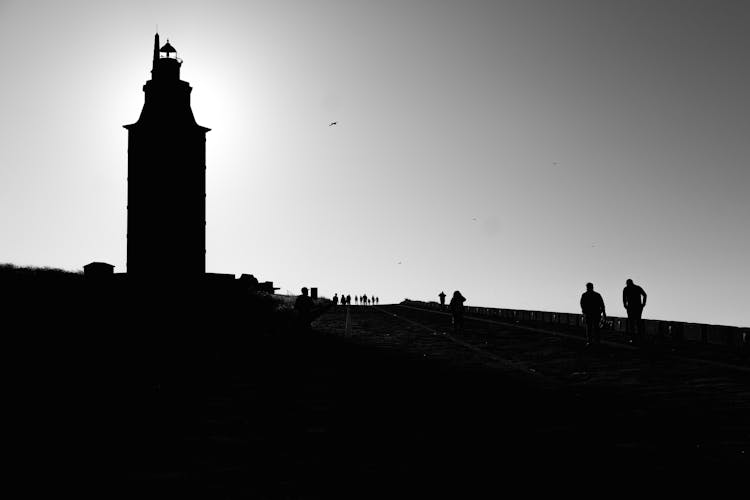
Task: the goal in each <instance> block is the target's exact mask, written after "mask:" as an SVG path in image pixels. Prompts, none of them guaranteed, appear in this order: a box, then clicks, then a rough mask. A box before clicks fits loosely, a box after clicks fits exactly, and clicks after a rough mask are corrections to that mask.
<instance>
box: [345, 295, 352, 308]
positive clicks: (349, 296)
mask: <svg viewBox="0 0 750 500" xmlns="http://www.w3.org/2000/svg"><path fill="white" fill-rule="evenodd" d="M346 305H347V306H350V305H352V296H351V295H347V296H346Z"/></svg>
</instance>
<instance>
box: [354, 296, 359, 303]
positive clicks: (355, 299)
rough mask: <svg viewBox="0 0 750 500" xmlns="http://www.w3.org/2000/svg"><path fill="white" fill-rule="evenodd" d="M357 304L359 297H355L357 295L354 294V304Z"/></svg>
mask: <svg viewBox="0 0 750 500" xmlns="http://www.w3.org/2000/svg"><path fill="white" fill-rule="evenodd" d="M357 304H359V297H357V296H356V295H355V296H354V305H355V306H356V305H357Z"/></svg>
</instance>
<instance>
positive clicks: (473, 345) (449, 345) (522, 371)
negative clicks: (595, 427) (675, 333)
mask: <svg viewBox="0 0 750 500" xmlns="http://www.w3.org/2000/svg"><path fill="white" fill-rule="evenodd" d="M343 314H344V313H343V312H340V313H335V314H332V315H331V316H330V317H329V318H323V319H322V322H321V326H323V323H325V324H326V325H327V326H328V327H329V329H330V330H329V331H331V332H332V333H334V334H335V333H336V332H339V333H343V330H341V329H340V328H339V327H338V324H337V323H338V318H337V316H338V315H343ZM350 319H351V332H352V333H351V337H350V338H351V339H352V341H355V342H358V343H362V344H367V345H372V346H374V347H375V348H378V349H382V350H393V351H400V352H406V353H410V354H411V355H412V356H414V357H420V356H421V357H424V358H432V359H439V360H443V361H444V362H446V363H449V364H451V365H454V366H462V367H473V368H480V369H482V368H483V369H486V370H491V371H492V370H494V371H500V372H507V373H513V372H515V373H516V374H517V375H518V376H524V377H526V378H527V379H528V380H530V381H533V382H530V383H534V384H536V385H538V386H540V387H547V388H553V390H558V391H563V392H565V393H566V394H569V395H570V404H571V405H576V404H580V406H581V407H588V406H592V405H593V406H596V405H597V404H606V405H608V407H607V412H604V413H603V414H602V415H601V418H604V419H608V420H609V421H612V422H628V423H632V424H633V425H632V427H631V429H630V430H631V431H632V432H621V430H618V431H617V432H613V436H614V435H616V437H615V441H616V442H615V446H620V447H622V448H630V449H633V448H639V447H640V448H642V449H643V450H646V449H649V450H651V451H652V452H654V453H656V452H659V453H663V454H667V455H670V454H673V453H674V452H675V451H676V450H677V449H683V450H688V449H689V450H690V453H691V454H695V451H696V450H699V451H700V453H699V455H700V456H701V457H702V458H705V459H706V460H708V461H727V462H730V463H734V464H737V463H740V462H745V463H746V460H747V459H746V456H747V454H748V453H750V374H749V373H748V370H747V367H745V366H741V365H732V364H728V363H725V362H723V361H712V360H710V359H695V358H693V357H690V356H683V355H681V354H679V353H673V352H670V351H661V350H658V349H636V348H633V347H631V346H629V345H627V344H624V343H621V342H615V341H609V342H605V343H604V344H603V345H600V346H594V347H589V348H586V347H585V343H584V341H583V339H582V338H581V336H580V333H579V332H575V331H570V329H566V330H567V331H555V330H550V329H549V328H546V329H545V328H539V327H537V326H527V325H514V324H509V323H504V322H501V321H494V320H489V319H484V318H471V317H467V318H466V319H465V328H464V331H463V332H461V333H460V334H453V333H452V332H451V325H450V317H449V315H447V314H445V313H441V312H437V311H431V310H424V309H418V308H413V307H407V306H398V305H393V306H384V307H370V308H368V307H358V308H357V307H355V308H351V311H350ZM612 395H616V397H614V398H613V397H611V396H612ZM639 432H642V435H640V436H639V435H638V434H639ZM618 440H620V441H621V442H617V441H618ZM670 447H671V449H670ZM696 459H697V457H696ZM749 470H750V469H749Z"/></svg>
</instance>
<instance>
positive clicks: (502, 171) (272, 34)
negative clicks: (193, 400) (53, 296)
mask: <svg viewBox="0 0 750 500" xmlns="http://www.w3.org/2000/svg"><path fill="white" fill-rule="evenodd" d="M157 24H158V25H159V33H160V35H161V37H162V41H165V40H166V39H167V38H169V40H170V42H171V43H172V45H174V46H175V48H176V49H177V51H178V56H179V57H181V58H183V59H184V64H183V66H182V73H181V75H182V79H183V80H186V81H188V82H190V84H191V85H192V86H193V93H192V103H193V111H194V114H195V117H196V119H197V121H198V123H199V124H201V125H203V126H206V127H210V128H211V129H212V131H211V132H209V134H208V140H207V153H206V154H207V160H206V161H207V167H208V170H207V191H208V197H207V223H208V226H207V241H206V246H207V270H208V271H210V272H226V273H235V274H240V273H252V274H255V275H256V276H257V277H258V278H259V279H260V280H261V281H263V280H272V281H274V282H275V283H276V286H280V287H281V292H285V291H286V290H291V291H294V292H297V291H298V289H299V288H300V287H301V286H317V287H318V288H319V290H320V293H321V294H323V295H327V296H332V295H333V293H335V292H339V293H342V292H343V293H349V294H351V295H355V294H356V295H361V294H363V293H367V294H368V295H371V294H374V295H378V296H379V297H380V299H381V303H384V302H397V301H401V300H402V299H404V298H406V297H408V298H411V299H425V300H437V294H438V293H439V292H440V291H441V290H445V292H446V293H447V294H448V295H450V294H451V293H452V292H453V290H456V289H458V290H460V291H461V292H462V293H463V295H464V296H466V297H467V299H468V303H469V304H471V305H481V306H492V307H508V308H525V309H540V310H556V311H577V310H578V300H579V298H580V295H581V293H582V292H583V291H584V288H585V283H586V282H587V281H591V282H593V283H594V285H595V288H596V289H597V291H599V292H600V293H601V294H602V295H603V297H604V299H605V302H606V304H607V312H608V313H609V314H611V315H624V310H623V308H622V303H621V298H620V296H621V291H622V287H623V286H624V285H625V280H626V279H627V278H632V279H633V280H634V281H635V282H636V283H637V284H640V285H642V286H643V287H644V289H645V290H646V292H648V294H649V299H648V306H647V308H646V310H645V312H644V316H645V317H647V318H657V319H671V320H681V321H695V322H707V323H719V324H729V325H739V326H747V325H750V307H749V305H750V287H748V285H747V281H748V278H750V260H749V259H748V255H750V252H749V251H748V249H749V248H750V234H749V231H748V221H749V220H750V196H748V192H749V191H750V168H748V158H750V97H749V96H750V91H748V89H750V59H749V58H748V54H749V53H750V30H749V29H748V26H750V3H749V2H745V1H721V0H719V1H717V0H705V1H690V0H680V1H677V0H565V1H561V0H517V1H501V0H497V1H469V0H461V1H458V0H455V1H417V0H412V1H410V0H400V1H383V0H380V1H355V0H342V1H327V2H324V1H278V0H276V1H255V2H253V1H236V2H230V1H218V0H211V1H205V2H187V1H179V2H177V1H175V2H157V1H153V0H149V1H133V0H129V1H127V2H106V1H88V2H85V1H65V2H56V1H47V2H43V1H33V0H23V1H6V0H1V1H0V62H1V63H2V78H0V110H2V115H1V116H2V119H0V262H10V263H14V264H18V265H36V266H45V265H46V266H54V267H61V268H65V269H81V268H82V266H83V265H84V264H86V263H88V262H91V261H95V260H96V261H104V262H109V263H111V264H114V265H115V266H116V271H117V272H123V271H125V257H126V255H125V232H126V215H127V214H126V208H125V207H126V201H127V200H126V193H127V185H126V177H127V156H126V154H127V132H126V131H125V130H124V129H123V128H122V125H123V124H127V123H132V122H134V121H136V119H137V118H138V115H139V113H140V110H141V107H142V106H143V92H142V86H143V84H144V83H145V82H146V80H147V79H149V78H150V73H149V70H150V69H151V56H152V44H153V35H154V30H155V25H157ZM334 120H335V121H338V125H337V126H334V127H329V126H328V123H329V122H331V121H334ZM399 262H400V264H399Z"/></svg>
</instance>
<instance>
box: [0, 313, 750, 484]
mask: <svg viewBox="0 0 750 500" xmlns="http://www.w3.org/2000/svg"><path fill="white" fill-rule="evenodd" d="M68 305H69V304H68ZM88 305H91V304H88ZM86 306H87V304H83V305H82V308H83V309H84V310H85V309H86ZM98 306H99V307H103V308H104V309H103V310H106V314H96V315H94V316H93V317H92V318H89V319H87V320H86V321H81V320H80V315H79V314H77V313H76V314H71V313H69V312H66V308H65V307H61V308H59V310H47V311H46V312H45V314H43V315H41V316H40V315H37V316H35V315H34V314H33V313H32V312H31V311H19V310H13V311H12V315H13V316H14V317H16V319H19V318H20V319H24V321H21V322H15V323H14V324H15V327H14V328H10V329H8V330H6V332H5V335H4V337H5V343H6V345H5V347H6V348H5V349H4V350H3V352H4V353H5V356H6V357H7V363H6V366H7V367H10V368H11V370H10V373H9V374H8V376H7V380H8V381H9V382H10V384H9V386H10V388H9V392H8V393H7V396H8V401H9V402H10V404H9V405H8V406H6V415H9V416H10V422H9V424H8V425H7V430H8V438H9V439H8V441H9V442H10V443H11V446H10V450H11V456H13V457H15V460H14V461H13V462H14V465H13V466H12V469H11V470H10V471H9V472H10V473H11V475H12V476H14V477H15V478H16V480H17V481H19V482H20V484H21V485H22V488H23V489H24V490H25V491H26V492H27V493H28V495H29V496H38V495H36V493H39V492H41V491H42V490H43V491H44V492H47V491H49V490H51V491H52V492H57V493H59V494H62V493H63V492H70V491H73V492H75V496H92V497H99V498H101V497H112V496H121V494H122V496H128V497H138V498H143V497H147V498H151V497H161V498H178V497H182V498H185V497H189V498H334V497H336V498H355V499H356V498H430V497H434V496H437V495H439V494H448V495H450V496H452V497H456V498H484V497H485V496H489V495H491V496H500V495H501V494H503V493H504V492H510V490H511V489H514V490H517V489H518V488H521V491H522V492H523V494H526V495H532V494H535V493H539V492H546V493H549V492H557V493H560V492H563V491H568V492H576V493H577V494H581V493H584V492H587V491H590V490H591V491H593V492H596V491H601V490H597V489H596V488H598V486H597V485H600V484H604V485H607V487H608V488H610V489H612V488H615V489H621V488H625V487H628V486H634V487H636V488H639V487H640V488H642V487H643V485H646V484H647V483H650V482H657V483H661V484H664V485H670V484H672V485H675V484H679V485H683V486H684V485H686V484H688V483H690V482H692V481H697V480H708V481H710V482H714V483H716V484H727V483H728V482H732V481H737V480H738V478H740V480H744V481H746V479H744V478H746V477H747V471H748V470H749V468H748V461H747V453H748V452H750V449H749V448H748V443H749V442H750V424H748V422H750V419H749V418H748V417H749V416H750V413H749V412H748V407H749V406H750V396H749V395H748V385H747V384H748V378H749V377H748V374H747V372H746V371H738V370H731V369H726V368H719V367H716V366H712V365H710V364H705V363H696V362H692V361H685V360H683V359H681V358H676V357H675V356H673V355H666V354H644V353H641V352H638V351H631V350H627V349H618V348H615V347H608V346H603V347H600V348H597V349H596V350H594V351H591V350H584V349H583V347H582V345H583V344H582V343H581V342H580V341H578V340H576V339H570V338H566V337H555V336H551V335H544V334H541V333H533V332H528V331H521V330H518V329H516V328H513V327H508V326H501V325H493V324H490V323H486V322H479V321H471V320H469V321H467V325H466V332H465V334H464V335H463V336H461V337H460V338H457V340H459V341H461V342H465V343H466V345H465V346H462V345H459V344H457V343H455V342H453V341H451V340H450V339H448V338H447V337H446V336H441V335H435V334H433V333H432V331H431V329H433V328H437V329H438V330H440V329H441V328H442V329H443V330H444V329H445V326H447V321H446V318H445V317H442V316H440V315H437V314H435V313H430V312H426V311H417V310H413V309H407V308H402V307H399V306H387V307H384V308H377V309H376V308H361V307H359V308H357V307H353V308H351V316H350V324H351V328H350V329H349V330H348V331H347V330H346V328H345V323H346V320H345V318H346V313H345V308H337V309H336V310H332V311H330V312H329V313H327V314H325V315H324V316H323V317H321V318H320V319H319V320H318V321H316V322H315V323H314V331H309V332H295V331H293V330H291V329H289V328H286V327H285V328H274V327H271V326H269V325H265V324H254V323H253V322H252V320H251V319H250V318H248V317H243V315H237V314H236V313H234V312H233V310H232V309H231V308H228V309H227V310H224V311H220V310H213V311H212V313H211V314H209V315H203V316H201V318H197V317H196V320H195V321H192V320H191V319H190V318H189V316H190V311H191V310H190V308H185V307H181V308H176V309H174V310H171V311H165V310H163V309H162V310H159V311H158V312H157V311H153V314H151V315H148V314H143V315H132V314H131V315H126V314H123V313H122V311H119V314H118V310H119V308H120V306H119V305H117V306H112V307H110V308H106V307H104V306H103V305H102V304H101V303H99V304H98ZM393 314H397V315H398V316H393ZM212 315H215V317H214V316H212ZM207 316H211V317H212V319H211V320H210V321H209V318H208V317H207ZM118 318H121V319H119V320H118ZM123 318H125V319H123ZM24 325H26V327H24ZM29 325H32V326H29ZM423 325H424V326H423ZM472 347H474V349H472ZM508 360H510V362H507V361H508ZM66 496H67V495H66Z"/></svg>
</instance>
